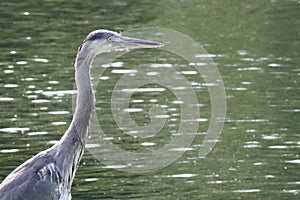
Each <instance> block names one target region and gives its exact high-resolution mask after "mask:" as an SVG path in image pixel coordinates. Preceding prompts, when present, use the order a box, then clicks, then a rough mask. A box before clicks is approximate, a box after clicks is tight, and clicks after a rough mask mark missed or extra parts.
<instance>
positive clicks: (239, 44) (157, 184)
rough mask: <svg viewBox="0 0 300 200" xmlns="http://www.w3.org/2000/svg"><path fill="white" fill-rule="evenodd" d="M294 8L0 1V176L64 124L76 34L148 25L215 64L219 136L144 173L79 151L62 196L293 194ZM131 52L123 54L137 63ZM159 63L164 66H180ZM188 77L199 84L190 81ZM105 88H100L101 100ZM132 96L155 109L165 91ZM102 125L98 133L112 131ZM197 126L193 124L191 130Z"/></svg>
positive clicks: (296, 178)
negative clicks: (204, 152)
mask: <svg viewBox="0 0 300 200" xmlns="http://www.w3.org/2000/svg"><path fill="white" fill-rule="evenodd" d="M299 10H300V2H299V1H297V0H290V1H283V0H282V1H276V0H272V1H265V0H263V1H237V0H236V1H209V0H200V1H198V0H197V1H194V0H190V1H172V0H167V1H141V2H140V1H134V0H131V1H111V0H110V1H53V0H49V1H35V0H31V1H18V0H13V1H1V3H0V27H1V31H0V48H1V53H0V69H1V70H0V92H1V93H0V108H1V109H0V118H1V122H0V180H3V179H4V178H5V177H6V175H7V174H9V172H10V171H12V170H13V169H14V168H15V167H16V166H18V165H19V164H21V163H22V162H24V161H25V160H27V159H28V158H30V157H31V156H33V155H34V154H36V153H37V152H39V151H41V150H43V149H45V148H47V147H50V146H51V145H52V144H53V143H55V141H57V140H59V138H60V137H61V135H62V134H63V133H64V131H65V130H66V128H67V127H68V125H69V123H70V121H71V119H72V115H73V113H72V95H73V91H72V90H73V84H74V68H73V67H72V66H73V64H74V58H75V55H76V52H77V48H78V46H79V45H80V43H81V41H82V40H83V39H84V37H85V35H86V34H87V33H89V32H90V31H91V30H94V29H99V28H104V29H110V30H115V31H126V30H129V29H132V28H140V27H151V26H155V27H164V28H170V29H174V30H177V31H179V32H182V33H184V34H187V35H189V36H190V37H192V38H193V39H194V40H196V41H197V42H199V43H200V44H202V45H203V46H204V47H205V48H206V50H207V51H208V52H209V53H210V54H211V55H212V57H213V59H214V61H215V62H216V63H217V64H218V68H219V70H220V73H221V75H222V78H223V80H224V84H225V88H226V93H227V118H226V122H225V126H224V129H223V132H222V135H221V137H220V141H219V142H218V143H217V145H216V146H215V148H214V149H213V151H212V152H211V153H210V154H209V155H208V156H207V158H206V159H198V157H197V156H198V151H199V148H200V147H199V144H201V142H202V139H203V138H202V137H201V136H199V137H196V139H195V141H194V143H193V144H192V145H191V148H190V149H189V151H187V152H186V153H185V154H184V155H183V156H182V157H181V158H180V159H179V160H177V161H176V162H174V163H173V164H172V165H170V166H168V167H166V168H164V169H161V170H158V171H154V172H150V173H144V174H129V173H125V172H120V171H117V170H115V169H110V168H107V167H106V166H105V165H104V164H103V163H101V162H99V161H97V159H95V158H94V157H93V156H92V155H91V154H90V153H89V152H88V151H86V153H85V155H84V156H83V159H82V162H81V164H80V167H79V169H78V172H77V174H76V178H75V180H74V185H73V188H72V194H73V199H299V197H300V172H299V171H300V157H299V156H300V132H299V128H300V126H299V124H300V123H299V121H300V97H299V94H300V82H299V81H300V80H299V78H300V66H299V63H300V40H299V39H300V26H299V24H300V12H299ZM141 55H142V53H141V52H133V53H130V54H128V55H127V56H126V57H125V58H124V59H125V60H126V59H127V60H129V61H130V62H132V63H139V62H140V63H141V64H142V63H143V60H141V59H138V58H139V57H140V56H141ZM161 56H162V57H163V56H165V57H164V58H165V59H166V62H167V63H172V64H176V63H177V64H178V63H180V62H182V61H181V60H176V59H174V58H172V56H171V55H161ZM145 59H151V54H149V55H148V57H147V55H146V57H145ZM109 75H113V73H109V72H107V76H109ZM190 78H191V79H195V81H199V80H198V79H199V78H198V76H197V75H195V76H191V77H190ZM116 79H117V76H114V78H113V77H112V79H111V80H115V81H117V80H116ZM111 87H112V85H111V83H108V85H105V84H103V85H102V87H101V88H102V91H103V94H102V95H104V96H103V99H104V100H105V99H108V100H107V102H109V95H108V94H106V92H105V91H109V89H111ZM198 92H199V94H201V95H200V96H202V97H203V99H202V100H201V101H202V102H201V103H203V105H204V106H203V108H201V109H202V110H203V115H202V117H203V118H204V119H209V117H210V116H209V96H208V95H209V94H208V93H207V90H205V88H204V89H203V90H201V91H198ZM105 95H107V98H106V97H105ZM133 98H137V99H142V100H143V98H144V100H145V101H147V100H149V99H150V98H152V99H153V98H156V99H157V101H158V102H160V101H163V102H165V101H166V99H172V98H174V96H172V94H171V93H166V94H165V96H159V95H157V96H154V97H153V96H151V97H149V96H147V95H140V96H134V97H133ZM107 102H105V101H104V102H102V103H100V104H98V105H97V106H98V107H101V108H102V111H101V112H104V113H105V110H106V109H107V110H108V109H110V107H109V103H107ZM143 108H144V110H143V111H145V112H141V113H137V114H136V115H134V118H135V119H136V120H137V123H141V124H143V123H148V122H149V121H147V120H149V118H147V117H144V114H145V113H147V112H146V111H147V104H145V105H144V107H143ZM202 110H201V111H202ZM145 115H146V114H145ZM108 118H111V116H108ZM106 119H107V118H106ZM103 120H105V119H103ZM111 123H112V122H111V121H110V120H108V122H107V123H105V124H104V125H103V127H104V129H107V130H109V131H110V134H111V136H113V135H114V129H113V127H115V126H114V125H111ZM207 125H208V122H207V121H205V120H203V122H201V124H200V128H199V132H200V133H203V132H204V133H205V131H206V129H207ZM116 132H117V131H116ZM118 134H119V133H118ZM159 141H160V140H159V138H158V139H157V141H156V140H155V139H154V140H153V142H154V143H158V142H159ZM120 145H121V146H122V148H125V149H126V148H127V149H130V145H131V144H130V143H126V141H125V143H122V144H120ZM135 148H136V147H135ZM140 148H144V147H140Z"/></svg>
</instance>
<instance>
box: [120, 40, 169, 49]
mask: <svg viewBox="0 0 300 200" xmlns="http://www.w3.org/2000/svg"><path fill="white" fill-rule="evenodd" d="M120 39H121V41H120V43H121V45H122V46H123V47H125V48H127V49H129V50H131V49H145V48H159V47H163V46H164V45H163V44H162V43H159V42H153V41H149V40H142V39H136V38H130V37H121V38H120Z"/></svg>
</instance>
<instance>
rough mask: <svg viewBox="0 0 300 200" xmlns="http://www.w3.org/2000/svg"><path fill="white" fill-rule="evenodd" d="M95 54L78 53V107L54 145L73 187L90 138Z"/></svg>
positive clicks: (69, 183)
mask: <svg viewBox="0 0 300 200" xmlns="http://www.w3.org/2000/svg"><path fill="white" fill-rule="evenodd" d="M94 57H95V56H87V55H86V54H83V53H81V52H79V53H78V55H77V58H76V63H75V70H76V72H75V80H76V86H77V100H76V109H75V113H74V116H73V120H72V122H71V124H70V126H69V128H68V130H67V131H66V133H65V134H64V136H63V137H62V138H61V140H60V141H59V142H58V143H57V145H55V146H54V149H56V150H55V151H54V152H55V157H56V160H57V161H58V162H57V164H58V165H59V166H60V167H61V169H62V173H63V174H64V176H63V177H66V180H65V183H66V184H67V185H68V187H71V184H72V180H73V178H74V176H75V172H76V169H77V166H78V164H79V161H80V159H81V157H82V154H83V151H84V146H85V144H86V142H87V139H88V129H89V125H90V122H91V118H92V114H93V110H94V106H95V105H94V103H95V100H94V99H95V96H94V92H93V89H92V85H91V81H90V66H91V65H92V61H93V60H94Z"/></svg>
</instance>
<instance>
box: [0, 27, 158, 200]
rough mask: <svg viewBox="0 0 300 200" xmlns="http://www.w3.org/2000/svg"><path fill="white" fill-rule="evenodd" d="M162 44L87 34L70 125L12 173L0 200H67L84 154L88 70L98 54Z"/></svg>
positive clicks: (89, 109)
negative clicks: (55, 140) (54, 141)
mask: <svg viewBox="0 0 300 200" xmlns="http://www.w3.org/2000/svg"><path fill="white" fill-rule="evenodd" d="M161 46H162V44H161V43H158V42H152V41H148V40H141V39H135V38H129V37H123V36H121V35H120V34H118V33H116V32H113V31H108V30H96V31H93V32H91V33H90V34H88V36H87V37H86V39H85V40H84V41H83V43H82V44H81V46H80V47H79V49H78V53H77V56H76V61H75V81H76V86H77V99H76V102H77V103H76V108H75V112H74V115H73V119H72V122H71V124H70V126H69V128H68V129H67V131H66V132H65V134H64V135H63V136H62V138H61V139H60V141H59V142H57V143H56V144H55V145H53V146H52V147H51V148H49V149H46V150H44V151H42V152H40V153H38V154H37V155H35V156H34V157H32V158H31V159H29V160H27V161H26V162H24V163H23V164H21V165H20V166H19V167H17V168H16V169H15V170H13V171H12V172H11V173H10V174H9V175H8V176H7V177H6V178H5V179H4V180H3V182H2V183H1V184H0V200H21V199H22V200H41V199H43V200H50V199H51V200H69V199H71V186H72V182H73V179H74V176H75V173H76V170H77V167H78V165H79V161H80V160H81V157H82V155H83V152H84V148H85V144H86V142H87V138H88V128H89V125H90V121H91V118H92V113H93V110H94V107H95V104H94V102H95V100H94V99H95V96H94V92H93V89H92V85H91V81H90V80H91V79H90V67H91V66H92V62H93V60H94V58H95V57H96V56H97V55H98V54H101V53H108V52H114V51H129V50H132V49H139V48H158V47H161Z"/></svg>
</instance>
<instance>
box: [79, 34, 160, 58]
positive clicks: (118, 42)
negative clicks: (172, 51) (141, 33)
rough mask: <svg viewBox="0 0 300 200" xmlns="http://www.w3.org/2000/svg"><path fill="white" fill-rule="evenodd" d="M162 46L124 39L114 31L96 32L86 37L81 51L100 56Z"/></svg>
mask: <svg viewBox="0 0 300 200" xmlns="http://www.w3.org/2000/svg"><path fill="white" fill-rule="evenodd" d="M162 46H163V44H161V43H158V42H152V41H149V40H142V39H136V38H130V37H123V36H121V35H120V34H118V33H116V32H113V31H108V30H96V31H93V32H91V33H90V34H89V35H88V36H87V37H86V39H85V40H84V41H83V43H82V45H81V47H80V48H79V50H88V51H89V53H93V54H94V55H98V54H100V53H108V52H116V51H129V50H132V49H141V48H158V47H162ZM91 51H92V52H91Z"/></svg>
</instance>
